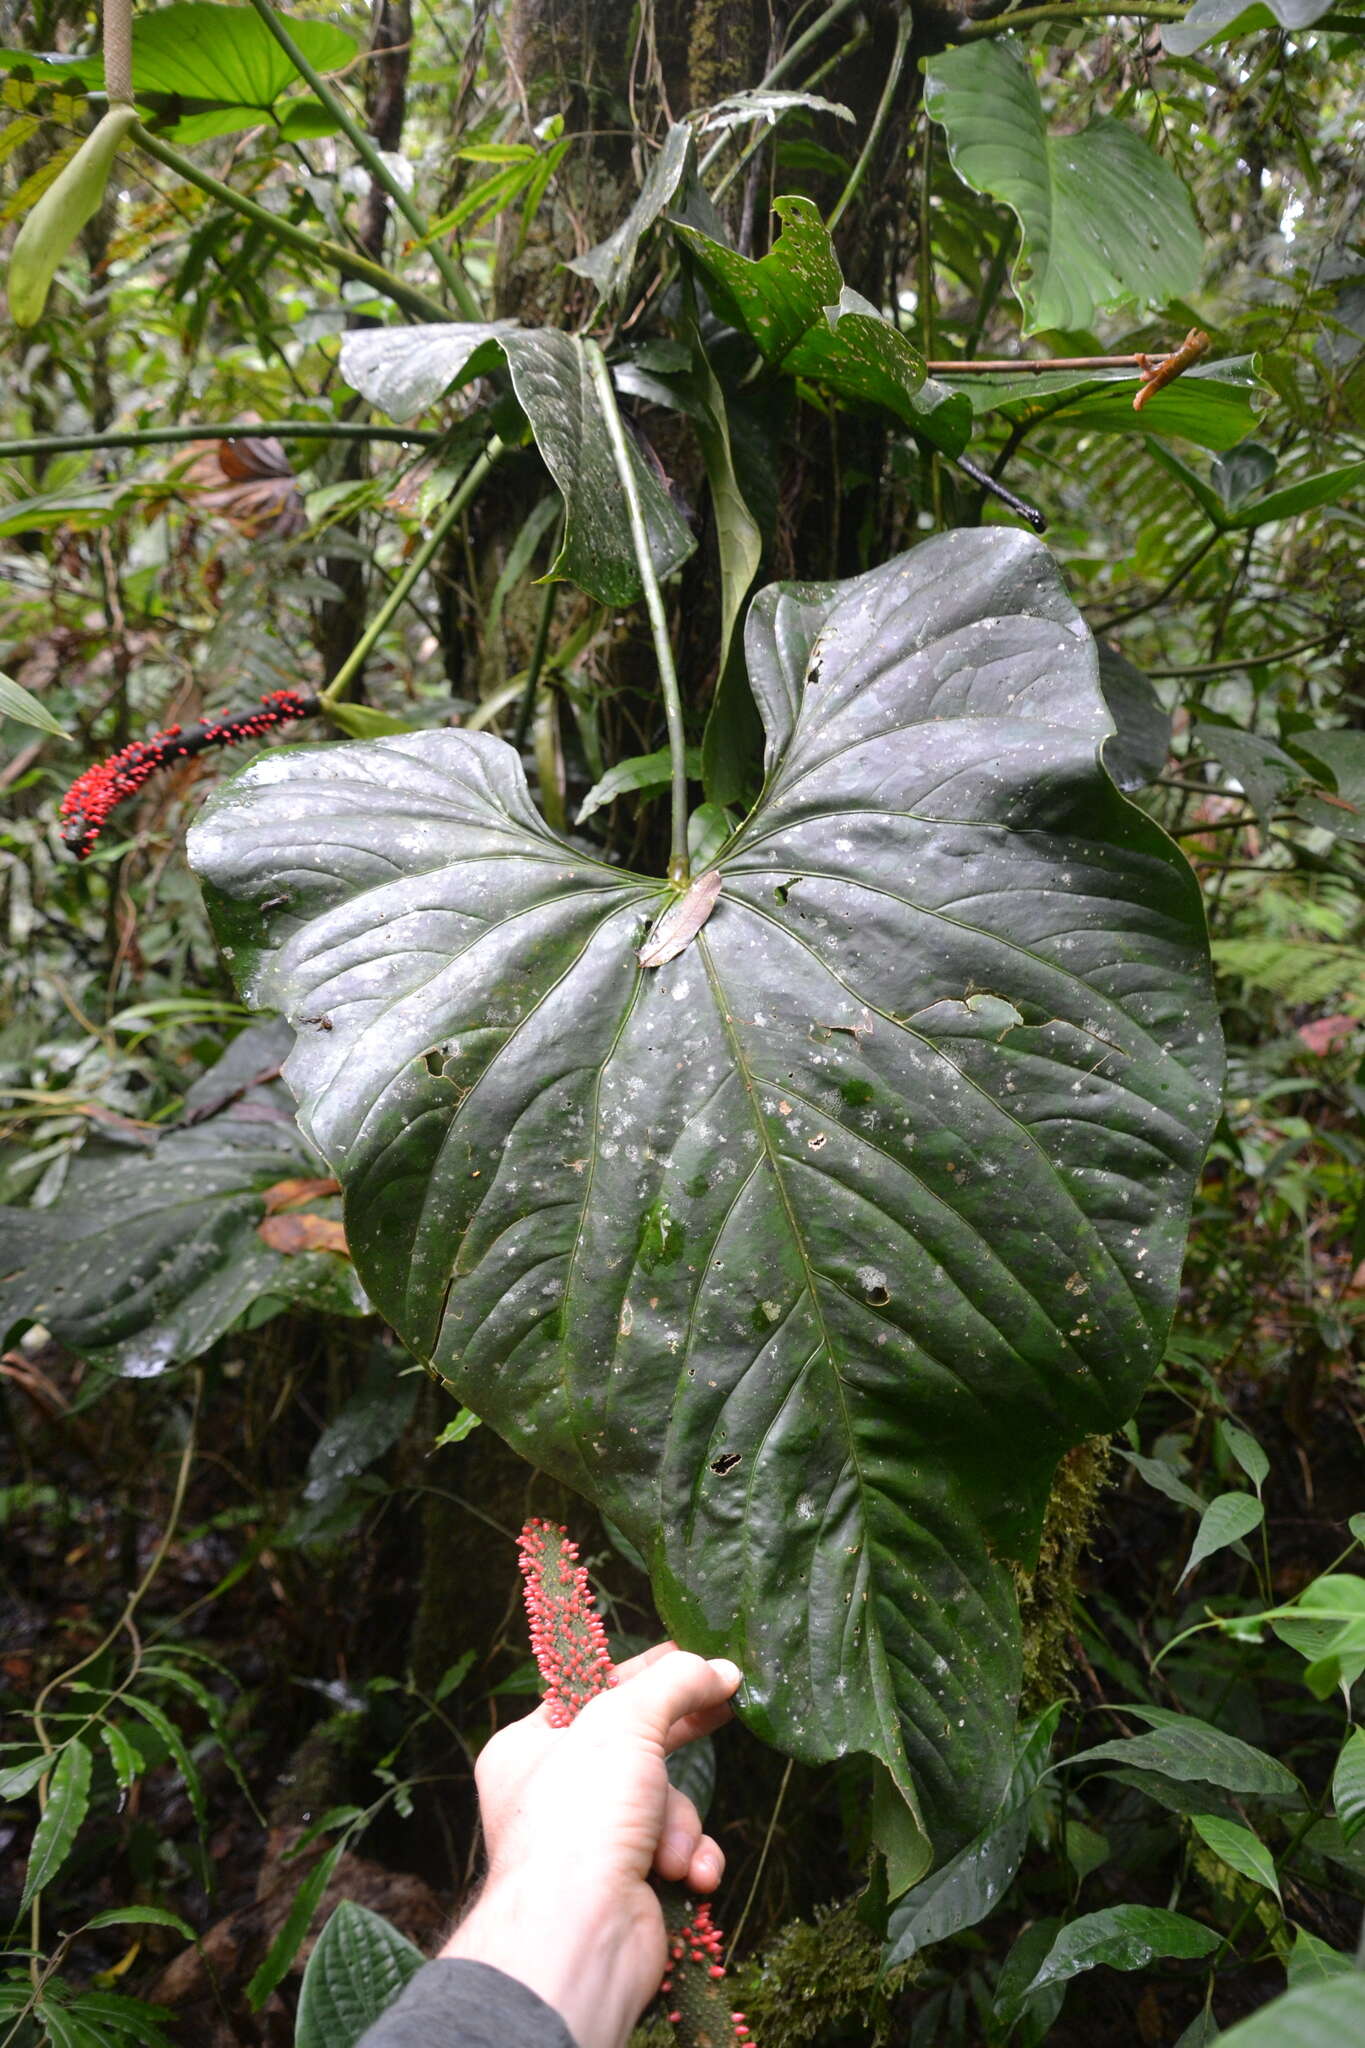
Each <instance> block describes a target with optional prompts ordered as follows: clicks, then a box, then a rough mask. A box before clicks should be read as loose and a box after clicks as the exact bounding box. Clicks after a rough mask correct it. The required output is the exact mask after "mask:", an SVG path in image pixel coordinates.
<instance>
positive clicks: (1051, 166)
mask: <svg viewBox="0 0 1365 2048" xmlns="http://www.w3.org/2000/svg"><path fill="white" fill-rule="evenodd" d="M924 104H925V106H926V107H927V108H928V110H929V112H930V114H931V115H932V116H933V118H934V120H936V121H938V122H940V123H941V124H942V126H943V127H944V128H945V129H946V130H947V135H948V154H949V156H950V157H951V158H952V162H953V169H954V170H955V171H956V172H957V174H958V176H959V177H960V178H961V179H962V180H963V182H964V184H967V185H970V186H971V188H972V190H973V191H974V192H986V193H989V194H990V196H991V198H992V199H999V200H1002V201H1003V202H1004V204H1005V205H1006V206H1008V207H1009V208H1010V210H1011V211H1012V212H1013V213H1014V214H1015V216H1016V217H1017V219H1018V222H1019V226H1020V228H1021V229H1022V230H1023V241H1022V244H1021V248H1020V253H1019V259H1018V261H1017V263H1016V264H1015V267H1014V287H1015V290H1016V291H1017V292H1018V294H1019V300H1020V304H1021V305H1022V307H1023V311H1024V332H1025V333H1026V334H1033V333H1036V332H1037V331H1038V330H1039V329H1040V328H1044V327H1071V328H1076V327H1089V326H1090V324H1091V322H1092V320H1093V317H1094V315H1095V313H1096V312H1098V311H1100V310H1101V309H1102V308H1104V307H1106V306H1122V305H1128V304H1131V303H1133V302H1134V301H1136V302H1138V303H1140V304H1152V305H1162V304H1164V303H1165V302H1166V301H1167V300H1168V299H1178V298H1185V297H1187V296H1188V294H1189V293H1190V292H1192V291H1193V290H1194V288H1195V286H1196V285H1197V284H1198V282H1199V269H1200V259H1201V254H1202V245H1201V242H1200V236H1199V229H1198V227H1197V226H1196V224H1195V218H1194V208H1193V207H1192V206H1191V204H1190V195H1189V193H1188V191H1187V190H1186V189H1185V186H1184V185H1183V183H1182V182H1181V180H1180V179H1179V178H1178V177H1177V176H1176V174H1175V172H1174V171H1173V170H1172V169H1171V168H1170V166H1169V164H1166V163H1163V162H1162V160H1161V158H1160V157H1159V156H1157V155H1156V153H1155V152H1154V151H1153V150H1151V149H1149V148H1148V146H1147V144H1146V143H1145V142H1144V141H1143V139H1142V137H1141V136H1140V135H1135V134H1134V133H1133V131H1132V129H1131V128H1126V127H1125V126H1124V125H1123V123H1122V122H1121V121H1114V120H1111V119H1109V118H1108V117H1107V116H1106V117H1105V118H1104V119H1102V120H1099V121H1092V122H1091V123H1090V126H1089V127H1088V128H1086V129H1084V130H1083V131H1082V132H1081V133H1080V134H1079V135H1061V134H1054V133H1053V132H1052V130H1051V129H1049V127H1048V125H1047V120H1046V117H1045V115H1044V112H1043V103H1042V99H1041V97H1040V96H1039V92H1038V86H1037V83H1036V82H1035V80H1034V76H1033V73H1032V72H1031V71H1030V70H1029V69H1028V68H1027V67H1026V65H1024V64H1023V63H1022V62H1021V61H1020V59H1019V58H1018V57H1017V56H1016V55H1015V54H1014V52H1013V51H1012V50H1009V49H1007V48H1005V47H1004V45H1003V44H1001V43H998V42H976V43H962V44H960V45H959V46H958V47H957V48H956V49H952V50H944V51H942V52H941V53H940V54H939V55H938V56H936V57H931V58H930V59H929V61H928V62H927V64H926V65H925V67H924Z"/></svg>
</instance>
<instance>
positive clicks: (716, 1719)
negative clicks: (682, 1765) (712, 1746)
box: [664, 1700, 734, 1756]
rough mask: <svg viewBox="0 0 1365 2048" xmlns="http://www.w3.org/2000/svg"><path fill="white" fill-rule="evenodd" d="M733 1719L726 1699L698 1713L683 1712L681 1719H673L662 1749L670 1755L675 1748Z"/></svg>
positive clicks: (714, 1730) (707, 1733)
mask: <svg viewBox="0 0 1365 2048" xmlns="http://www.w3.org/2000/svg"><path fill="white" fill-rule="evenodd" d="M733 1719H734V1711H733V1709H732V1708H731V1706H730V1703H729V1701H728V1700H722V1701H721V1703H720V1705H719V1706H718V1707H707V1708H706V1709H705V1711H704V1712H702V1713H700V1714H684V1715H683V1717H682V1719H681V1721H675V1722H674V1723H673V1726H672V1727H671V1728H670V1729H669V1731H668V1734H667V1735H666V1736H665V1738H664V1749H665V1751H666V1752H667V1754H668V1755H669V1756H672V1754H673V1752H674V1750H675V1749H681V1748H682V1747H683V1745H684V1744H685V1743H688V1742H695V1741H696V1740H697V1738H698V1736H700V1735H714V1734H715V1732H716V1730H717V1728H723V1727H724V1726H725V1724H726V1722H727V1721H732V1720H733Z"/></svg>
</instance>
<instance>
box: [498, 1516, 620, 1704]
mask: <svg viewBox="0 0 1365 2048" xmlns="http://www.w3.org/2000/svg"><path fill="white" fill-rule="evenodd" d="M517 1548H518V1549H519V1550H520V1552H521V1572H522V1577H523V1578H524V1579H525V1581H526V1613H527V1616H528V1618H529V1620H530V1623H531V1649H532V1652H533V1654H534V1656H535V1660H536V1663H537V1665H538V1666H539V1667H540V1676H541V1679H542V1682H543V1683H544V1686H545V1704H546V1707H547V1708H548V1709H549V1715H550V1721H551V1723H552V1724H553V1726H554V1727H556V1728H567V1727H568V1725H569V1723H570V1721H572V1720H573V1718H574V1715H575V1714H576V1713H577V1712H578V1710H579V1708H580V1707H585V1706H586V1705H587V1704H588V1701H589V1700H590V1699H593V1698H594V1697H595V1696H596V1695H597V1694H598V1693H599V1692H606V1691H607V1689H608V1687H610V1686H613V1685H615V1683H616V1672H615V1670H614V1669H613V1667H612V1661H611V1652H610V1651H609V1650H608V1648H607V1634H606V1630H605V1629H604V1628H603V1626H602V1621H601V1617H600V1615H599V1614H598V1612H597V1609H596V1607H595V1606H594V1604H593V1597H592V1590H591V1588H590V1587H589V1585H588V1574H587V1571H586V1569H585V1568H584V1566H582V1565H581V1564H580V1563H579V1562H578V1545H577V1544H576V1543H570V1541H569V1536H568V1531H567V1530H565V1529H561V1528H560V1527H558V1526H557V1524H555V1523H554V1522H543V1521H539V1520H536V1521H531V1522H528V1523H527V1524H526V1527H525V1528H524V1529H523V1530H522V1532H521V1537H520V1540H519V1541H518V1544H517Z"/></svg>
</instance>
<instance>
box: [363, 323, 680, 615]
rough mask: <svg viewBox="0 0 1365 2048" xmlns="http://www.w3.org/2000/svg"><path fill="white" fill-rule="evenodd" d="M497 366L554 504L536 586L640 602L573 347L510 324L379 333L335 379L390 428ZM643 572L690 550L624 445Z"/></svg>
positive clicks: (629, 546) (662, 494)
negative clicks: (552, 581) (559, 520)
mask: <svg viewBox="0 0 1365 2048" xmlns="http://www.w3.org/2000/svg"><path fill="white" fill-rule="evenodd" d="M503 362H505V363H506V366H507V369H508V372H509V374H510V376H511V380H512V389H513V391H514V392H515V393H516V397H517V402H518V404H519V405H520V406H521V408H522V411H523V412H524V413H525V414H526V417H527V419H528V420H529V421H530V424H531V432H532V433H533V434H534V436H535V440H536V446H537V447H538V448H539V450H540V453H541V455H542V456H543V458H544V461H545V466H546V468H547V469H548V470H549V472H550V475H551V476H552V477H553V479H554V481H555V483H556V484H557V485H558V486H559V490H560V494H561V496H562V497H563V500H564V521H565V524H564V538H563V541H562V543H561V546H560V550H559V554H558V556H557V557H556V559H555V561H554V562H553V563H552V564H551V567H550V569H549V570H548V571H547V576H562V577H565V578H567V579H568V581H569V582H571V583H576V584H577V585H578V586H579V588H580V589H581V590H586V591H587V593H588V595H589V596H590V597H595V598H597V599H598V600H599V602H600V603H602V604H631V603H633V602H634V600H635V599H636V598H637V597H638V596H639V595H640V573H639V570H638V569H637V567H636V564H635V549H634V544H633V542H632V540H631V533H630V520H629V517H628V514H627V511H626V504H625V499H624V497H623V495H622V492H621V484H620V479H619V477H618V476H617V473H616V463H615V460H614V458H613V456H612V452H611V443H610V441H609V439H608V438H607V425H606V421H605V419H604V418H603V416H602V410H601V406H600V404H599V402H598V398H597V393H596V391H595V390H594V388H593V382H592V376H591V373H590V371H589V368H588V361H587V356H586V354H585V352H584V345H583V342H582V341H581V339H580V338H579V337H578V336H576V335H572V334H561V333H559V332H558V331H557V330H556V329H554V328H551V327H541V328H530V327H518V326H517V324H516V322H515V321H513V320H493V321H489V322H487V323H484V324H481V325H468V324H463V325H462V324H459V323H452V324H449V325H444V326H443V325H440V324H437V325H433V326H429V327H379V328H373V329H370V330H368V331H365V330H362V331H361V332H359V333H355V334H348V335H347V337H346V339H345V341H344V342H343V344H342V349H341V374H342V376H343V377H344V378H345V379H346V381H347V383H348V384H352V385H354V387H355V389H356V390H357V391H359V392H362V393H363V394H364V396H365V397H366V398H368V399H369V401H370V403H371V405H375V406H377V407H378V408H379V410H380V411H381V412H386V413H387V414H388V415H389V417H390V419H395V420H402V419H409V418H410V417H411V416H412V415H413V414H414V413H417V412H421V411H423V410H425V408H426V407H427V406H430V405H434V404H435V402H436V400H437V399H438V398H439V397H440V396H441V394H442V393H443V392H444V391H446V390H448V389H449V388H450V386H451V385H452V384H454V383H455V382H456V381H459V382H461V383H463V382H467V381H468V379H469V378H471V377H475V376H480V375H484V374H486V373H487V372H488V371H489V370H491V369H494V368H496V367H497V366H498V364H499V363H503ZM630 456H631V462H632V464H633V466H634V469H635V481H636V484H637V486H638V488H639V492H640V502H641V504H642V506H643V508H644V514H645V525H646V527H647V529H648V532H649V538H650V549H651V552H652V554H653V557H654V567H655V571H656V573H657V574H658V575H660V576H667V575H670V574H671V573H672V571H673V570H674V569H677V568H679V567H680V566H681V564H682V563H683V562H685V561H686V560H687V557H688V556H689V555H690V554H691V553H692V551H693V549H694V548H695V546H696V541H695V540H694V538H693V536H692V534H691V532H690V530H689V528H688V526H687V524H686V522H685V521H684V519H683V518H682V515H681V514H680V513H679V512H678V510H677V508H676V506H675V505H674V503H673V501H672V499H671V498H670V497H669V495H668V493H667V492H666V491H665V489H664V487H663V485H662V484H661V483H660V481H659V478H658V477H657V476H656V474H655V473H654V471H653V469H652V468H651V467H650V466H649V464H648V463H646V462H645V461H644V460H643V459H642V457H641V455H640V453H639V450H638V449H637V448H636V447H635V446H634V444H633V443H632V444H630Z"/></svg>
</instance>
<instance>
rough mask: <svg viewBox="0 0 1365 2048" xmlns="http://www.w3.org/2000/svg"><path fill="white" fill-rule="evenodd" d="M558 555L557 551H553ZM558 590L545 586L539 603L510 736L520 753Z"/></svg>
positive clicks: (541, 666)
mask: <svg viewBox="0 0 1365 2048" xmlns="http://www.w3.org/2000/svg"><path fill="white" fill-rule="evenodd" d="M555 552H556V553H558V552H559V551H558V549H556V550H555ZM557 595H558V588H557V586H556V585H555V584H553V583H547V584H546V586H545V596H544V598H543V600H542V602H541V607H540V617H539V618H538V619H537V621H536V637H535V640H534V641H533V642H532V645H531V661H530V666H529V667H528V668H527V671H526V687H525V689H524V690H523V691H522V693H521V703H520V705H519V706H518V708H517V726H516V731H515V733H514V734H513V736H512V745H513V746H514V747H515V748H516V750H517V752H518V753H520V752H521V750H522V748H523V747H524V746H525V745H526V735H527V733H528V732H529V731H530V730H531V714H532V712H533V711H534V710H535V708H536V692H537V690H538V689H539V688H540V672H541V670H542V669H543V668H544V666H545V649H546V648H547V647H548V646H549V644H550V621H551V620H552V619H553V617H554V611H555V598H556V596H557Z"/></svg>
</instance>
